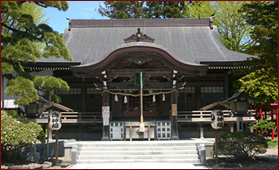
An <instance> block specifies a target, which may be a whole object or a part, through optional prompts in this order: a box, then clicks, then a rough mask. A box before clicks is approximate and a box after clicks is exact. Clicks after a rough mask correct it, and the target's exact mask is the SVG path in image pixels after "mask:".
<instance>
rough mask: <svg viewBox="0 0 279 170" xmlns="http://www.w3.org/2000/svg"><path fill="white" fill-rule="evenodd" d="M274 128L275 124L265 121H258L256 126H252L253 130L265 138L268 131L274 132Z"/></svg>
mask: <svg viewBox="0 0 279 170" xmlns="http://www.w3.org/2000/svg"><path fill="white" fill-rule="evenodd" d="M275 126H276V123H275V122H270V121H268V120H266V119H260V120H259V122H258V123H257V124H254V125H253V128H254V129H256V130H257V131H258V132H259V133H260V134H261V135H262V136H265V133H266V134H267V133H268V131H269V130H274V128H275Z"/></svg>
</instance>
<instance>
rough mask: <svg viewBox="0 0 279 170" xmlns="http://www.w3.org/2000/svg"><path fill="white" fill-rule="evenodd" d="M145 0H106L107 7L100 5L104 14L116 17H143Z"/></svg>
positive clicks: (100, 10)
mask: <svg viewBox="0 0 279 170" xmlns="http://www.w3.org/2000/svg"><path fill="white" fill-rule="evenodd" d="M143 3H144V1H105V2H104V4H105V7H102V6H101V5H100V6H99V9H98V12H99V13H100V14H101V15H102V16H106V17H109V18H114V19H129V18H142V16H143V13H142V12H143V8H142V6H143Z"/></svg>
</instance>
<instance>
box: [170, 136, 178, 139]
mask: <svg viewBox="0 0 279 170" xmlns="http://www.w3.org/2000/svg"><path fill="white" fill-rule="evenodd" d="M171 140H179V137H178V136H172V137H171Z"/></svg>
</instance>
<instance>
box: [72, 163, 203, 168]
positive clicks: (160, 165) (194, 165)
mask: <svg viewBox="0 0 279 170" xmlns="http://www.w3.org/2000/svg"><path fill="white" fill-rule="evenodd" d="M69 169H208V168H206V167H205V166H203V165H202V164H199V163H105V164H99V163H98V164H76V165H73V166H72V167H71V168H69Z"/></svg>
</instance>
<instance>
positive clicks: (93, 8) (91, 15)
mask: <svg viewBox="0 0 279 170" xmlns="http://www.w3.org/2000/svg"><path fill="white" fill-rule="evenodd" d="M67 2H68V4H69V8H68V10H67V11H66V12H64V11H59V10H58V9H56V8H46V10H45V12H46V15H45V17H44V18H45V19H47V18H49V20H48V25H49V26H50V27H52V29H53V30H54V31H58V32H59V33H64V30H65V28H67V27H68V24H69V21H68V20H66V18H67V17H68V18H71V19H108V18H107V17H102V16H101V14H99V13H98V7H99V4H100V5H102V6H104V1H67Z"/></svg>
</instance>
